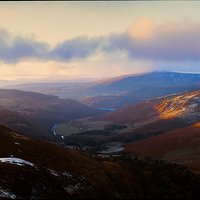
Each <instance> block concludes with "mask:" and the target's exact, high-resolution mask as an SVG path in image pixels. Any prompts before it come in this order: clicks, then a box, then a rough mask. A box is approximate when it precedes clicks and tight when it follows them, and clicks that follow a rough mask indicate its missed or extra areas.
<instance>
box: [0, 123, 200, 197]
mask: <svg viewBox="0 0 200 200" xmlns="http://www.w3.org/2000/svg"><path fill="white" fill-rule="evenodd" d="M16 158H20V159H23V160H22V161H23V162H21V163H20V162H19V161H18V162H16ZM6 159H7V160H8V159H9V160H15V162H14V161H13V162H12V163H9V162H8V161H7V162H2V160H6ZM25 162H26V163H28V164H26V163H25ZM29 163H30V164H29ZM199 187H200V182H199V178H198V177H196V176H195V175H193V174H192V173H190V172H189V171H187V170H186V169H185V168H183V167H180V166H178V165H175V164H173V165H172V164H165V163H162V162H159V161H151V160H149V161H148V160H138V159H130V158H128V157H124V159H117V158H115V159H114V158H113V159H106V160H105V159H102V158H94V157H91V156H90V155H87V154H83V153H81V152H78V151H72V150H69V149H65V148H63V147H60V146H58V145H54V144H50V143H47V142H44V141H40V140H36V139H31V138H28V137H25V136H21V135H18V134H16V133H14V132H13V131H12V130H10V129H8V128H6V127H3V126H0V197H9V198H13V199H15V198H17V199H19V198H20V199H27V198H28V199H30V198H36V199H49V198H51V199H52V198H53V199H59V198H62V199H84V198H89V199H94V198H95V199H102V198H110V199H113V198H114V199H123V198H125V199H138V198H140V199H144V198H173V197H174V198H176V199H180V198H191V197H194V198H199V197H200V192H199Z"/></svg>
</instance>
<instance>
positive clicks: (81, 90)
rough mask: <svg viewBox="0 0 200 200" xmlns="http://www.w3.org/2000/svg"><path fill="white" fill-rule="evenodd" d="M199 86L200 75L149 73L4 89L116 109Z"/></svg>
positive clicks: (25, 85) (23, 85) (34, 84)
mask: <svg viewBox="0 0 200 200" xmlns="http://www.w3.org/2000/svg"><path fill="white" fill-rule="evenodd" d="M198 87H200V74H191V73H178V72H148V73H140V74H134V75H124V76H119V77H115V78H110V79H103V80H99V81H93V82H85V83H44V84H42V83H38V84H37V83H32V84H31V83H29V84H21V85H12V86H7V87H6V88H7V89H8V88H13V89H20V90H24V91H33V92H40V93H45V94H51V95H56V96H59V97H61V98H65V99H66V98H73V99H76V100H79V101H81V102H82V103H84V104H87V105H91V106H93V107H96V108H99V107H112V108H119V107H121V106H124V105H130V104H132V103H134V102H139V101H141V100H144V99H149V98H155V97H158V96H163V95H168V94H172V93H177V92H183V91H187V90H191V89H195V88H198Z"/></svg>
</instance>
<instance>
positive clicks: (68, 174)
mask: <svg viewBox="0 0 200 200" xmlns="http://www.w3.org/2000/svg"><path fill="white" fill-rule="evenodd" d="M62 175H64V176H67V177H68V178H72V177H73V176H72V174H70V173H69V172H66V171H65V172H63V173H62Z"/></svg>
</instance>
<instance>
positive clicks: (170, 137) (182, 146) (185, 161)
mask: <svg viewBox="0 0 200 200" xmlns="http://www.w3.org/2000/svg"><path fill="white" fill-rule="evenodd" d="M125 152H128V153H131V154H134V155H136V154H137V155H142V156H151V157H153V158H156V159H165V160H169V161H173V162H176V163H179V164H182V165H185V166H187V167H188V168H189V169H191V170H192V171H194V172H196V173H200V158H199V155H200V124H199V123H197V124H194V125H192V126H188V127H186V128H181V129H175V130H172V131H168V132H165V133H163V134H160V135H157V136H154V137H152V138H149V139H145V140H140V141H136V142H132V143H128V144H126V145H125Z"/></svg>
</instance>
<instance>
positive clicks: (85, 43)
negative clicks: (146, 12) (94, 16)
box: [0, 19, 200, 63]
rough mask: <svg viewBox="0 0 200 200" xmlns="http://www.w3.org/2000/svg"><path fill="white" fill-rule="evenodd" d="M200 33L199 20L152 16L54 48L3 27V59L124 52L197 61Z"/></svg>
mask: <svg viewBox="0 0 200 200" xmlns="http://www.w3.org/2000/svg"><path fill="white" fill-rule="evenodd" d="M199 35H200V23H199V22H194V21H186V20H182V21H165V22H162V23H160V24H156V23H155V22H154V21H152V20H149V19H139V20H137V21H134V22H133V24H132V25H131V26H130V27H129V28H128V29H127V30H126V31H124V33H121V34H117V33H115V34H110V35H108V36H104V37H93V38H89V37H86V36H84V37H76V38H72V39H68V40H66V41H63V42H61V43H60V44H58V45H56V46H54V47H52V48H50V47H49V46H48V44H46V43H43V42H39V41H36V40H34V39H30V38H23V37H14V36H12V35H11V34H9V33H8V32H7V31H5V30H0V60H2V61H4V62H19V61H22V60H26V59H37V60H46V61H50V60H54V61H61V62H63V61H64V62H69V61H70V62H71V61H72V60H85V59H87V58H89V57H91V56H93V55H95V54H98V53H99V52H102V53H104V56H106V54H114V53H116V52H118V53H120V52H121V54H123V55H126V56H127V59H130V60H144V61H145V62H146V61H150V62H160V61H163V62H186V61H191V62H193V63H194V62H199V61H200V37H199ZM108 57H109V55H108Z"/></svg>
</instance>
